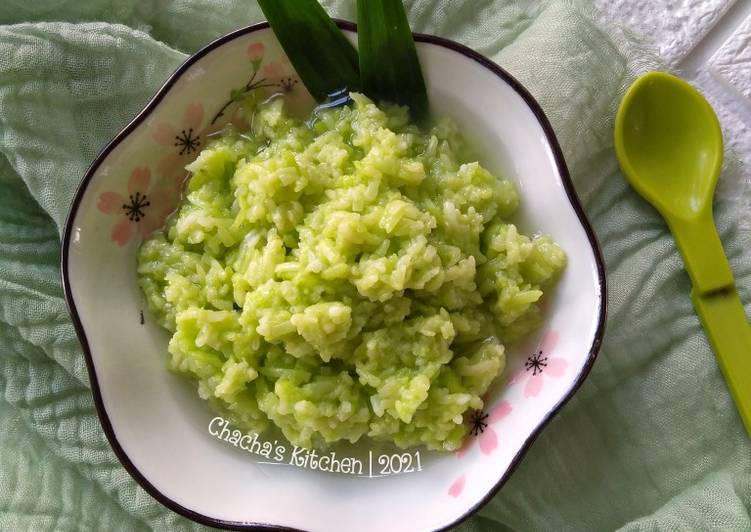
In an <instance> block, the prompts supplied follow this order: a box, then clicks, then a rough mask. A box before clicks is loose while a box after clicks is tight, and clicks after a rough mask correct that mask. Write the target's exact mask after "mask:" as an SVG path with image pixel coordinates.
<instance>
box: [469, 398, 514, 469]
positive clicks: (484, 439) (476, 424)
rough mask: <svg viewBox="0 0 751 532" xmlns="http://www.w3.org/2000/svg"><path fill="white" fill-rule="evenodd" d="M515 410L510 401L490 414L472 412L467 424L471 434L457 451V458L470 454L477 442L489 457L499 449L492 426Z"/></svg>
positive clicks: (503, 403)
mask: <svg viewBox="0 0 751 532" xmlns="http://www.w3.org/2000/svg"><path fill="white" fill-rule="evenodd" d="M512 410H513V408H512V407H511V403H509V402H508V401H501V402H500V403H499V404H498V405H497V406H495V407H494V408H493V409H491V410H490V411H489V412H485V411H483V410H474V411H472V412H470V414H469V416H468V418H467V423H468V424H469V434H468V435H467V439H466V440H465V442H464V445H462V447H461V448H460V449H459V450H458V451H456V456H457V457H459V458H461V457H463V456H464V455H465V454H467V452H469V449H470V447H472V444H474V442H475V441H476V440H477V441H478V442H479V445H480V451H482V453H483V454H485V455H489V454H490V453H492V452H493V451H494V450H495V449H497V448H498V433H497V432H496V431H495V429H494V428H493V427H492V426H491V425H493V424H494V423H498V422H499V421H501V420H502V419H504V418H505V417H506V416H508V415H509V414H510V413H511V411H512Z"/></svg>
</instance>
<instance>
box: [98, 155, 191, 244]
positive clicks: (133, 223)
mask: <svg viewBox="0 0 751 532" xmlns="http://www.w3.org/2000/svg"><path fill="white" fill-rule="evenodd" d="M150 184H151V170H150V169H149V168H148V167H139V168H134V169H133V171H132V172H131V174H130V178H129V179H128V187H127V195H124V194H121V193H119V192H115V191H106V192H102V193H101V194H99V200H98V202H97V208H98V209H99V211H100V212H103V213H104V214H109V215H113V216H119V217H120V218H119V220H118V221H117V222H116V223H115V225H114V226H113V227H112V233H111V238H112V241H113V242H115V243H116V244H117V245H118V246H124V245H125V244H127V243H128V241H129V240H130V239H131V237H132V236H133V235H135V234H140V235H141V236H145V235H148V234H149V233H151V232H152V231H154V230H155V229H157V228H159V227H161V226H162V225H164V220H165V219H166V218H167V215H169V213H170V212H171V211H172V209H173V208H174V206H175V204H176V202H177V197H178V193H179V188H178V186H177V184H176V183H174V182H173V183H169V182H167V183H161V184H160V185H159V186H156V187H154V188H153V189H152V188H150Z"/></svg>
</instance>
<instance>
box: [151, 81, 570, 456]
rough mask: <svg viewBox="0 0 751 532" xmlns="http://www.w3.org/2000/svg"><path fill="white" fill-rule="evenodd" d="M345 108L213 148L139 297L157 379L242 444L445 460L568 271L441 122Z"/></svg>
mask: <svg viewBox="0 0 751 532" xmlns="http://www.w3.org/2000/svg"><path fill="white" fill-rule="evenodd" d="M352 99H353V103H352V104H351V105H350V106H345V107H340V108H337V109H330V110H324V111H319V112H317V113H316V114H315V115H314V116H313V118H311V120H309V121H308V122H307V123H306V122H301V121H298V120H296V119H293V118H291V117H289V116H288V115H287V114H286V113H285V110H284V104H283V99H281V98H276V99H272V100H270V101H268V102H265V103H263V104H260V105H258V106H257V107H255V108H254V109H253V111H252V112H253V116H252V127H251V130H250V131H246V132H235V131H228V132H226V133H225V134H223V135H222V136H221V137H219V138H217V139H216V140H214V141H212V142H211V143H210V144H209V145H208V146H207V147H206V148H205V149H204V150H203V151H202V152H201V153H200V154H199V156H198V158H197V159H196V160H195V161H194V162H192V163H191V164H190V165H189V166H188V167H187V168H188V170H189V171H190V178H189V180H188V181H187V183H186V190H185V195H184V198H183V200H182V202H181V204H180V206H179V209H178V211H177V212H176V214H175V215H173V216H172V217H171V218H170V219H169V221H168V222H167V225H166V227H165V228H164V230H163V231H159V232H157V233H155V234H153V235H152V236H150V237H149V238H147V239H146V241H145V242H144V243H143V245H142V246H141V248H140V251H139V254H138V276H139V283H140V286H141V288H142V289H143V292H144V293H145V295H146V298H147V300H148V305H149V308H150V309H151V312H152V313H153V315H154V316H155V317H156V319H157V320H158V322H159V323H160V324H161V325H162V326H163V327H165V328H166V329H167V330H169V331H170V332H171V333H172V338H171V340H170V343H169V352H170V354H171V358H170V367H171V368H172V369H173V370H176V371H178V372H181V373H184V374H187V375H189V376H191V377H193V378H195V379H196V380H197V381H198V391H199V394H200V395H201V397H202V398H204V399H207V400H209V401H210V402H211V403H212V404H213V405H214V406H215V407H216V408H217V409H218V410H219V411H220V412H222V413H223V414H224V415H225V416H226V417H228V418H229V419H230V420H231V421H232V422H233V423H234V424H235V425H236V426H238V427H240V428H243V429H245V430H249V431H255V432H261V431H263V430H265V429H266V428H267V427H268V426H269V425H270V424H273V425H276V426H278V427H279V428H280V429H281V431H282V432H283V433H284V435H285V436H286V438H287V439H289V440H290V442H292V443H294V444H297V445H299V446H304V447H311V446H317V447H323V446H325V445H326V444H328V443H332V442H336V441H339V440H348V441H350V442H355V441H358V440H359V439H360V438H362V437H363V436H369V437H371V438H374V439H377V440H385V441H392V442H395V443H396V444H397V445H399V446H401V447H411V446H417V445H424V446H426V447H427V448H429V449H438V450H453V449H457V448H458V447H459V446H460V445H461V444H462V440H463V439H464V437H465V436H466V434H467V431H468V427H467V425H466V424H465V423H464V417H465V415H466V414H467V413H468V412H470V411H471V410H473V409H479V408H482V407H483V400H482V398H481V397H482V395H483V394H484V393H485V392H486V391H487V389H488V387H489V386H490V384H491V382H492V381H493V380H494V379H496V377H498V375H500V374H501V372H502V371H503V369H504V366H505V355H504V344H506V343H508V342H511V341H513V340H515V339H516V338H518V337H519V336H520V335H523V334H525V333H526V332H528V331H529V330H530V329H532V328H533V327H534V326H535V325H536V322H537V317H538V313H539V309H538V304H539V302H540V300H541V297H542V295H543V292H542V289H543V288H544V287H545V286H547V285H548V284H549V283H550V282H551V281H552V280H553V279H554V278H555V276H556V274H558V273H559V272H560V270H561V269H562V268H563V267H564V264H565V255H564V253H563V251H562V250H561V249H560V248H559V247H558V245H557V244H555V243H554V242H553V241H552V240H551V239H550V238H548V237H545V236H535V237H532V238H530V237H527V236H524V235H522V234H520V233H519V232H518V231H517V228H516V227H515V226H514V225H513V224H511V223H509V222H508V221H507V220H508V219H509V217H510V216H511V215H512V214H513V212H514V210H515V209H516V208H517V205H518V202H519V196H518V193H517V190H516V188H515V187H514V185H513V184H512V183H511V182H510V181H507V180H504V179H499V178H498V177H497V176H494V175H492V174H491V173H489V172H488V171H487V170H486V169H484V168H483V167H482V166H481V165H479V164H478V163H477V162H470V161H469V160H468V159H467V158H466V156H465V155H464V153H465V148H464V145H463V142H462V139H461V138H460V137H459V135H458V133H457V131H456V129H455V127H454V126H453V125H452V123H450V122H448V121H445V120H444V121H439V122H437V124H436V125H435V126H433V127H432V128H431V129H430V130H427V131H423V130H420V129H418V128H417V127H416V126H414V125H411V124H410V123H409V122H408V112H407V109H405V108H400V107H396V106H384V107H383V108H379V107H377V106H376V105H375V104H374V103H373V102H371V101H370V100H369V99H368V98H366V97H364V96H362V95H359V94H352ZM249 112H250V111H249Z"/></svg>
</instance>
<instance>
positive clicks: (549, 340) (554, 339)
mask: <svg viewBox="0 0 751 532" xmlns="http://www.w3.org/2000/svg"><path fill="white" fill-rule="evenodd" d="M557 344H558V332H557V331H553V330H550V331H548V332H547V333H545V336H543V338H542V341H540V345H539V346H538V348H537V349H536V350H535V352H534V353H532V354H531V355H529V356H528V357H527V359H526V360H525V361H524V365H523V366H522V367H521V368H519V371H517V372H516V373H515V374H514V375H513V376H512V377H511V379H510V380H509V385H513V384H516V383H517V382H521V381H523V380H526V384H525V386H524V397H526V398H529V397H537V396H538V395H539V394H540V391H542V387H543V384H544V382H545V379H546V378H553V379H557V378H559V377H562V376H563V374H564V373H565V372H566V368H567V367H568V362H567V361H566V359H564V358H562V357H559V356H552V353H553V351H554V349H555V347H556V345H557Z"/></svg>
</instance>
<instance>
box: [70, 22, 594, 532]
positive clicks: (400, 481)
mask: <svg viewBox="0 0 751 532" xmlns="http://www.w3.org/2000/svg"><path fill="white" fill-rule="evenodd" d="M340 25H341V26H342V27H343V28H344V29H345V30H347V32H348V33H349V35H350V37H353V40H354V33H353V26H352V25H351V24H348V23H343V22H341V23H340ZM416 40H417V50H418V52H419V55H420V60H421V62H422V67H423V71H424V74H425V78H426V82H427V86H428V92H429V97H430V102H431V105H432V108H433V111H434V112H435V113H437V114H447V115H449V116H451V117H453V118H454V119H455V120H456V121H457V122H458V123H459V125H460V126H461V127H462V129H463V131H465V132H466V133H468V136H469V138H470V139H471V141H472V142H473V143H474V144H475V146H476V147H477V148H478V152H479V153H481V154H482V155H483V158H482V161H481V162H483V163H484V164H485V165H486V166H487V167H489V168H490V169H491V170H493V171H495V172H498V173H499V174H502V175H505V176H507V177H509V178H510V179H513V180H514V181H515V182H516V183H517V184H518V185H519V188H520V190H521V198H522V202H521V204H522V206H521V209H520V212H519V214H518V215H517V217H516V222H517V223H518V224H519V225H520V226H521V228H522V229H523V230H524V231H525V232H536V231H539V232H543V233H548V234H550V235H552V236H553V238H554V239H555V240H556V241H557V242H559V243H560V245H561V246H562V247H563V249H564V250H566V252H567V254H568V257H569V263H568V267H567V268H566V270H565V273H564V275H563V277H562V279H561V281H560V283H559V285H558V286H557V288H556V289H555V291H554V292H553V293H552V294H551V295H550V297H549V299H548V303H547V305H546V310H545V325H544V328H543V329H542V330H540V331H539V333H538V334H537V335H536V336H535V337H534V338H530V339H529V340H528V341H527V342H525V343H524V344H523V345H521V346H518V347H516V348H514V349H511V350H510V356H509V359H510V367H509V369H508V370H507V372H506V374H505V375H506V376H505V377H504V378H503V379H502V380H503V382H501V383H499V385H498V386H496V387H495V391H494V392H493V393H491V394H490V396H489V398H488V399H489V400H488V403H489V407H488V408H487V409H486V410H485V412H483V413H478V415H477V417H476V419H475V421H476V426H475V427H474V428H475V429H476V430H474V432H476V433H477V434H476V435H474V434H473V435H471V436H470V438H469V439H468V441H467V444H466V445H465V447H464V448H463V449H462V451H460V452H458V453H444V454H438V453H427V452H423V453H422V455H421V469H422V470H421V471H419V472H418V471H415V472H412V473H401V474H397V475H390V476H378V475H379V474H380V472H381V471H380V470H381V469H383V466H381V465H379V464H378V462H377V457H374V459H373V461H374V463H373V474H374V478H369V476H368V472H369V469H368V463H367V461H368V459H367V454H366V455H365V456H366V458H365V460H366V463H365V467H366V470H365V472H364V474H363V476H351V475H344V474H336V473H326V472H322V471H320V470H312V469H310V468H300V467H295V466H292V465H283V464H276V465H272V464H260V463H259V462H261V461H264V459H263V458H260V457H258V456H255V455H252V454H250V453H248V452H245V451H243V450H240V449H238V448H236V447H234V446H233V445H231V444H229V443H227V442H225V441H221V440H220V439H217V438H216V437H214V436H212V434H210V431H209V424H210V422H211V420H212V418H213V414H212V412H211V411H210V409H209V407H208V406H207V404H206V403H205V402H203V401H202V400H200V399H199V398H198V396H197V393H196V391H195V386H194V384H193V383H191V382H189V381H187V380H185V379H184V378H182V377H179V376H177V375H174V374H172V373H170V372H169V371H167V369H166V363H165V362H166V358H167V354H166V346H167V340H168V335H167V333H166V332H165V331H163V330H161V329H159V328H158V327H157V326H156V325H154V324H153V322H152V320H151V319H150V318H149V316H148V311H147V309H146V308H145V306H144V298H143V296H142V295H141V293H140V291H139V289H138V287H137V285H136V273H135V270H136V268H135V264H136V261H135V254H136V249H137V247H138V244H139V242H140V240H141V237H142V235H143V234H145V233H148V232H149V231H150V230H152V229H153V228H154V227H156V226H158V225H159V224H160V223H161V222H162V220H163V218H164V216H165V215H166V214H167V213H168V212H169V211H170V210H171V209H172V208H173V207H174V205H175V204H176V201H177V199H178V195H179V186H178V184H179V183H180V182H181V180H182V178H183V177H184V170H183V167H184V165H185V164H186V163H187V162H189V161H190V160H191V159H192V158H193V157H194V156H195V154H196V150H200V148H201V147H202V146H203V145H204V144H205V141H206V135H207V134H209V133H210V132H211V131H213V130H216V129H219V127H221V125H223V123H224V122H226V121H227V120H232V119H234V116H233V115H234V107H235V104H232V103H230V104H229V105H227V107H226V108H225V109H224V113H223V114H221V115H220V116H218V117H217V114H218V113H219V111H220V110H221V109H222V108H223V107H224V106H225V105H226V104H227V103H228V102H229V101H230V93H231V91H232V90H233V89H238V88H243V87H245V86H246V83H247V82H248V78H249V76H250V74H251V72H252V71H253V69H258V70H259V71H260V74H259V75H260V76H263V77H265V78H267V80H268V82H270V83H276V84H277V85H279V86H282V87H283V88H287V89H290V88H291V89H292V90H291V92H290V94H289V98H290V100H291V103H292V104H293V105H300V106H303V105H308V104H309V103H310V100H309V98H310V97H309V96H308V95H307V93H306V92H305V91H304V88H303V87H302V84H300V83H296V82H295V80H296V76H295V73H294V71H293V70H292V69H291V68H290V66H289V63H288V61H287V59H286V57H285V56H284V54H283V52H282V51H281V49H280V47H279V44H278V42H277V41H276V38H275V37H274V35H273V33H272V31H271V30H270V29H269V28H268V26H267V25H266V24H258V25H255V26H250V27H247V28H243V29H241V30H238V31H235V32H233V33H230V34H228V35H226V36H224V37H222V38H220V39H218V40H217V41H214V42H213V43H211V44H209V45H208V46H206V47H205V48H203V49H202V50H200V51H199V52H197V53H196V54H194V55H193V56H191V57H190V58H189V59H188V60H187V61H186V62H185V63H184V64H183V65H182V66H181V67H180V68H179V69H178V70H177V71H176V72H175V73H174V74H173V75H172V76H171V77H170V78H169V80H168V81H167V82H166V83H165V84H164V86H163V87H162V88H161V89H160V90H159V92H158V93H157V94H156V96H154V98H153V99H152V100H151V101H150V102H149V104H148V105H147V106H146V108H145V109H144V110H143V111H142V112H141V113H139V114H138V116H137V117H136V118H135V119H134V120H133V121H132V122H131V123H130V124H129V125H128V126H127V127H126V128H125V129H124V130H123V131H122V132H121V133H119V134H118V135H117V136H116V137H115V139H114V140H113V141H112V142H111V143H110V144H109V145H107V147H106V148H105V149H104V150H103V151H102V153H101V154H100V155H99V156H98V157H97V159H96V160H95V161H94V163H93V164H92V165H91V167H90V168H89V170H88V172H87V173H86V176H85V177H84V179H83V181H82V183H81V186H80V188H79V189H78V192H77V193H76V196H75V198H74V200H73V205H72V208H71V211H70V215H69V217H68V221H67V225H66V228H65V236H64V241H63V253H62V271H63V281H64V286H65V293H66V298H67V301H68V305H69V307H70V312H71V315H72V318H73V321H74V323H75V325H76V329H77V332H78V335H79V337H80V340H81V344H82V346H83V351H84V354H85V356H86V361H87V364H88V369H89V373H90V377H91V385H92V391H93V394H94V399H95V401H96V405H97V409H98V412H99V417H100V419H101V422H102V426H103V428H104V431H105V432H106V434H107V437H108V438H109V441H110V443H111V444H112V447H113V448H114V450H115V452H116V453H117V456H118V457H119V459H120V460H121V461H122V463H123V465H124V466H125V467H126V469H127V470H128V471H129V472H130V473H131V474H132V475H133V476H134V477H135V479H136V480H137V481H138V482H139V483H140V484H141V485H142V486H143V487H144V488H145V489H146V490H147V491H148V492H149V493H150V494H151V495H153V496H154V497H155V498H156V499H158V500H159V501H161V502H162V503H163V504H165V505H166V506H168V507H169V508H171V509H173V510H175V511H177V512H179V513H181V514H183V515H186V516H187V517H190V518H191V519H194V520H196V521H199V522H201V523H205V524H208V525H214V526H219V527H224V528H235V529H245V528H247V527H255V526H269V527H280V526H281V527H290V528H296V529H305V530H326V531H331V530H389V531H390V532H396V531H400V530H409V531H416V530H434V529H442V528H446V527H448V526H450V525H453V524H456V523H457V522H458V521H460V520H462V519H463V518H465V517H467V516H468V515H470V514H471V513H472V512H473V511H474V510H476V509H477V508H478V507H479V506H481V505H482V504H483V503H484V502H485V501H487V500H488V499H489V498H490V497H491V496H492V495H493V494H494V493H495V492H496V491H497V490H498V489H499V488H500V486H501V485H502V484H503V483H504V481H505V480H506V479H507V478H508V477H509V475H510V474H511V472H512V471H513V469H514V467H515V466H516V465H517V464H518V462H519V460H520V459H521V457H522V455H523V454H524V452H525V451H526V450H527V448H528V447H529V446H530V445H531V443H532V441H533V440H534V438H535V437H536V436H537V435H538V434H539V432H540V431H541V430H542V428H543V427H544V426H545V424H546V423H547V422H548V421H549V420H550V418H551V417H552V416H553V415H554V414H555V413H556V412H557V411H558V410H559V409H560V408H561V406H562V405H563V404H564V403H565V402H566V401H567V400H568V399H569V398H570V397H571V396H572V395H573V393H574V392H575V391H576V390H577V388H578V387H579V386H580V385H581V383H582V381H583V379H584V378H585V376H586V375H587V373H588V371H589V369H590V367H591V365H592V363H593V362H594V358H595V356H596V354H597V351H598V349H599V346H600V341H601V338H602V334H603V323H604V315H605V279H604V268H603V263H602V259H601V257H600V254H599V251H598V248H597V244H596V241H595V237H594V235H593V232H592V230H591V228H590V226H589V224H588V223H587V220H586V219H585V217H584V214H583V212H582V209H581V206H580V205H579V202H578V200H577V198H576V194H575V193H574V189H573V186H572V183H571V179H570V177H569V175H568V171H567V169H566V165H565V163H564V160H563V156H562V154H561V150H560V148H559V146H558V142H557V141H556V139H555V136H554V134H553V131H552V129H551V127H550V125H549V123H548V121H547V120H546V118H545V116H544V114H543V112H542V110H541V109H540V107H539V106H538V105H537V103H536V102H535V101H534V99H533V98H532V97H531V96H530V94H529V93H528V92H527V91H526V90H525V89H524V88H523V87H522V86H521V85H520V84H519V83H518V82H517V81H515V80H514V79H513V78H512V77H511V76H510V75H509V74H507V73H506V72H504V71H503V70H502V69H501V68H500V67H498V66H497V65H495V64H494V63H492V62H491V61H489V60H488V59H486V58H484V57H482V56H480V55H479V54H477V53H475V52H473V51H472V50H470V49H468V48H466V47H464V46H462V45H459V44H457V43H455V42H451V41H447V40H444V39H440V38H437V37H432V36H426V35H417V36H416ZM257 80H258V77H257V78H256V81H257ZM215 118H216V120H214V119H215ZM212 121H214V123H213V124H212V123H211V122H212ZM144 195H145V199H144ZM214 429H216V426H214ZM215 432H216V431H215ZM287 454H289V452H288V453H287ZM285 460H286V457H285ZM397 462H398V460H397ZM284 463H286V462H284ZM397 465H398V464H397ZM415 465H417V464H416V463H415V464H413V467H414V466H415ZM399 467H404V466H399ZM396 469H397V467H395V468H394V470H396Z"/></svg>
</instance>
